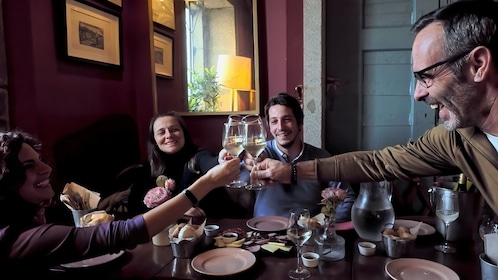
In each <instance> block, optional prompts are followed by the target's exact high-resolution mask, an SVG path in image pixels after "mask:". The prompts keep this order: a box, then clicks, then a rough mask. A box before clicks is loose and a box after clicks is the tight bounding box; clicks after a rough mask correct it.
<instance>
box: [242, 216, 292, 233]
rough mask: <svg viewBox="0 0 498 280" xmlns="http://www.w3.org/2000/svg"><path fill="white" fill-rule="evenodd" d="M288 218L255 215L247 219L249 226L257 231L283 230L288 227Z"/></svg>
mask: <svg viewBox="0 0 498 280" xmlns="http://www.w3.org/2000/svg"><path fill="white" fill-rule="evenodd" d="M287 222H288V219H287V218H285V217H281V216H262V217H254V218H252V219H249V220H248V221H247V223H246V224H247V226H248V227H249V228H250V229H252V230H257V231H281V230H285V229H287Z"/></svg>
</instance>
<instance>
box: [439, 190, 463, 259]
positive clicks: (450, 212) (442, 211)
mask: <svg viewBox="0 0 498 280" xmlns="http://www.w3.org/2000/svg"><path fill="white" fill-rule="evenodd" d="M459 213H460V212H459V208H458V196H457V195H456V194H454V193H449V194H442V195H441V197H440V198H439V200H438V201H437V204H436V216H437V217H438V218H439V219H441V221H443V222H444V242H443V244H440V245H436V246H435V248H436V250H438V251H440V252H443V253H455V252H456V249H455V247H453V246H451V245H450V244H449V243H448V240H447V238H448V226H449V225H450V223H452V222H453V221H455V220H456V219H458V216H459Z"/></svg>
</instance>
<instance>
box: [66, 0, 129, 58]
mask: <svg viewBox="0 0 498 280" xmlns="http://www.w3.org/2000/svg"><path fill="white" fill-rule="evenodd" d="M64 22H65V28H66V30H65V55H66V56H67V57H68V58H73V59H77V60H84V61H88V62H95V63H99V64H104V65H113V66H121V38H120V37H121V36H120V17H119V16H117V15H112V14H109V13H107V12H104V11H102V10H99V9H97V8H94V7H91V6H88V5H85V4H83V3H81V2H78V1H75V0H65V18H64Z"/></svg>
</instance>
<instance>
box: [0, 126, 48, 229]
mask: <svg viewBox="0 0 498 280" xmlns="http://www.w3.org/2000/svg"><path fill="white" fill-rule="evenodd" d="M23 143H26V144H28V145H29V146H31V147H32V148H33V149H34V150H35V151H37V152H39V153H40V152H41V148H42V145H41V142H40V141H39V140H38V139H37V138H35V137H33V136H31V135H29V134H28V133H25V132H22V131H20V130H13V131H4V132H0V213H2V215H0V216H1V218H0V227H1V226H5V225H13V224H26V223H31V222H33V218H34V216H35V215H36V212H37V211H38V210H39V208H40V206H41V205H33V204H31V203H29V202H27V201H25V200H24V199H23V198H22V197H21V195H20V194H19V187H20V186H21V185H22V184H23V183H24V181H25V180H26V170H25V169H24V167H23V165H22V164H21V162H20V161H19V156H18V155H19V151H20V150H21V148H22V144H23ZM7 213H15V215H13V214H7Z"/></svg>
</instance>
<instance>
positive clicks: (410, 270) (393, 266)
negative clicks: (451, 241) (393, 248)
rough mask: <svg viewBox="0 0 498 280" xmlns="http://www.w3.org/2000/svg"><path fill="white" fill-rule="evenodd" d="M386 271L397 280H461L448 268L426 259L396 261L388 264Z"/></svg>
mask: <svg viewBox="0 0 498 280" xmlns="http://www.w3.org/2000/svg"><path fill="white" fill-rule="evenodd" d="M385 269H386V273H387V274H388V275H389V276H390V277H391V278H392V279H395V280H460V277H458V275H457V274H456V273H455V271H453V270H451V269H450V268H448V267H447V266H444V265H442V264H439V263H437V262H433V261H428V260H424V259H415V258H402V259H395V260H392V261H390V262H388V263H387V264H386V267H385Z"/></svg>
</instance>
